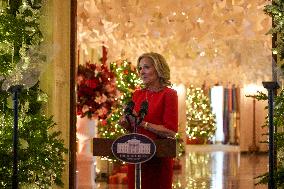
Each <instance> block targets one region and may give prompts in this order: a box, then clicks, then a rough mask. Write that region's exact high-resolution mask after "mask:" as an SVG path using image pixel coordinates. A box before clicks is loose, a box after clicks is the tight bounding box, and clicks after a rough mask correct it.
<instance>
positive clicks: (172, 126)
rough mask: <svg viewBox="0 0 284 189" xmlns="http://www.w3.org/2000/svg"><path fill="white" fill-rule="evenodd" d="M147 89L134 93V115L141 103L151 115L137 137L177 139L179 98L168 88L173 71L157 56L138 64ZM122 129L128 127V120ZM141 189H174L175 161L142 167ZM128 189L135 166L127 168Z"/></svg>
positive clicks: (156, 160)
mask: <svg viewBox="0 0 284 189" xmlns="http://www.w3.org/2000/svg"><path fill="white" fill-rule="evenodd" d="M137 68H138V70H139V75H140V77H141V79H142V80H143V84H144V86H145V87H144V88H143V89H139V90H136V91H135V92H134V93H133V96H132V100H133V101H134V103H135V106H134V113H135V112H139V109H140V106H141V103H142V102H143V101H145V100H146V101H148V106H149V107H148V113H147V115H146V116H145V118H144V121H143V122H142V123H141V124H140V126H139V127H138V133H140V134H144V135H146V136H148V137H150V138H152V139H157V138H165V137H174V136H175V134H176V132H177V130H178V97H177V93H176V91H175V90H173V89H171V88H169V87H168V86H170V85H171V83H170V69H169V66H168V64H167V63H166V61H165V58H164V57H163V56H162V55H160V54H158V53H145V54H142V55H141V56H140V57H139V58H138V61H137ZM120 124H121V125H122V126H125V127H127V122H126V121H125V118H123V119H122V120H121V123H120ZM141 169H142V170H141V189H171V188H172V177H173V160H172V158H157V157H153V158H152V159H151V160H149V161H147V162H145V163H142V165H141ZM128 188H129V189H134V188H135V166H134V165H133V164H131V165H129V166H128Z"/></svg>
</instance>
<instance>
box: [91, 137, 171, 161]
mask: <svg viewBox="0 0 284 189" xmlns="http://www.w3.org/2000/svg"><path fill="white" fill-rule="evenodd" d="M114 141H115V140H114V139H107V138H94V139H93V155H94V156H113V154H112V151H111V146H112V143H113V142H114ZM154 143H155V144H156V154H155V157H172V158H174V157H176V154H177V152H176V140H175V139H170V138H166V139H154Z"/></svg>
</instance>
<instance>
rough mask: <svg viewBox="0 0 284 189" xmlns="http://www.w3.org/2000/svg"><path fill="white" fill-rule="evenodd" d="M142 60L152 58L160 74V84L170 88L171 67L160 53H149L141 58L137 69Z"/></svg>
mask: <svg viewBox="0 0 284 189" xmlns="http://www.w3.org/2000/svg"><path fill="white" fill-rule="evenodd" d="M142 58H150V59H151V60H152V61H153V65H154V67H155V69H156V71H157V73H158V76H159V78H160V83H161V84H162V85H163V86H169V85H171V82H170V77H171V76H170V67H169V65H168V63H167V61H166V59H165V58H164V57H163V56H162V55H160V54H158V53H154V52H149V53H144V54H142V55H141V56H139V58H138V60H137V68H139V66H140V65H139V64H140V60H141V59H142Z"/></svg>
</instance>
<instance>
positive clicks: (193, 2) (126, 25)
mask: <svg viewBox="0 0 284 189" xmlns="http://www.w3.org/2000/svg"><path fill="white" fill-rule="evenodd" d="M267 3H269V1H265V0H202V1H200V0H190V1H189V0H78V18H77V20H78V45H79V48H80V50H81V51H83V52H86V53H87V51H88V49H92V48H98V47H101V46H102V43H103V44H104V45H105V46H106V47H107V48H108V61H116V60H118V59H120V58H127V59H128V60H130V61H132V62H136V59H137V57H138V56H139V55H140V54H142V53H144V52H149V51H155V52H159V53H161V54H163V55H164V56H165V57H166V59H167V60H168V63H169V64H170V67H171V72H172V73H171V74H172V81H173V82H175V83H181V82H183V83H188V84H189V83H190V84H198V85H200V84H202V83H203V82H204V81H206V82H207V83H211V84H214V83H216V82H219V83H220V82H224V83H228V82H230V83H235V84H240V85H242V84H247V83H260V82H261V81H264V80H270V78H271V39H270V38H271V36H270V35H266V33H267V31H268V30H269V28H270V27H271V20H270V18H269V16H267V15H265V14H264V12H263V7H264V5H266V4H267Z"/></svg>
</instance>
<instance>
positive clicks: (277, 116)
mask: <svg viewBox="0 0 284 189" xmlns="http://www.w3.org/2000/svg"><path fill="white" fill-rule="evenodd" d="M264 12H265V13H266V14H268V15H269V16H271V17H272V18H273V27H272V28H271V29H270V31H269V32H268V33H269V34H272V35H276V36H277V41H276V47H275V49H272V51H273V53H274V54H277V55H278V58H279V61H280V62H282V64H281V65H280V66H281V69H282V72H284V63H283V59H284V1H283V0H273V2H272V4H270V5H266V6H265V9H264ZM256 99H257V100H266V101H267V100H268V97H267V95H265V94H263V93H259V95H258V96H257V97H256ZM273 111H274V117H273V124H274V126H275V127H276V128H277V130H278V132H277V133H276V134H275V136H274V137H275V138H274V143H275V146H276V151H277V160H278V161H277V167H276V169H275V173H274V179H275V184H276V187H277V188H284V163H283V162H284V132H283V130H284V120H283V114H284V89H282V90H281V91H280V92H279V94H278V95H277V96H276V97H275V99H274V110H273ZM264 126H265V127H268V117H267V118H266V123H265V125H264ZM257 179H259V180H258V184H267V183H268V180H269V175H268V173H265V174H263V175H260V176H258V177H257Z"/></svg>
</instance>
